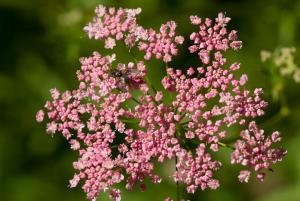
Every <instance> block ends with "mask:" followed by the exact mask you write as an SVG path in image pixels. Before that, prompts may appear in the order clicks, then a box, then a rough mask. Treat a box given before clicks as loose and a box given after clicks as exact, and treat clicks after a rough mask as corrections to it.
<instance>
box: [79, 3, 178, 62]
mask: <svg viewBox="0 0 300 201" xmlns="http://www.w3.org/2000/svg"><path fill="white" fill-rule="evenodd" d="M140 12H141V9H140V8H138V9H123V8H119V9H116V8H113V7H112V8H109V9H106V8H105V7H104V6H102V5H100V6H98V7H97V8H96V10H95V13H96V17H95V18H94V20H93V21H92V22H90V23H89V24H88V26H86V27H85V28H84V30H85V31H86V32H87V33H88V35H89V37H90V38H95V39H98V40H104V41H105V46H104V47H105V48H106V49H113V48H114V47H115V46H116V40H124V42H125V44H126V45H127V46H128V47H129V48H132V47H134V46H135V45H137V46H138V48H139V50H140V51H142V52H145V53H146V54H145V57H144V59H145V60H150V58H151V56H152V55H155V57H156V59H160V58H162V59H163V61H164V62H165V63H168V62H170V61H171V60H172V56H176V55H177V52H178V49H177V45H181V44H182V43H183V41H184V38H183V37H182V36H176V33H175V29H176V23H175V22H174V21H169V22H167V23H166V24H163V25H162V26H161V27H160V32H156V31H155V30H153V29H145V28H143V27H142V26H140V25H138V24H137V20H136V16H137V15H138V14H139V13H140Z"/></svg>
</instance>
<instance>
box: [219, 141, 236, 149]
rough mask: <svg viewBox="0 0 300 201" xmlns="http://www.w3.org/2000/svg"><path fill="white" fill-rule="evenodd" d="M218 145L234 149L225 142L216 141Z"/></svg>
mask: <svg viewBox="0 0 300 201" xmlns="http://www.w3.org/2000/svg"><path fill="white" fill-rule="evenodd" d="M218 145H220V146H222V147H226V148H229V149H232V150H235V148H234V147H233V146H231V145H228V144H225V143H222V142H218Z"/></svg>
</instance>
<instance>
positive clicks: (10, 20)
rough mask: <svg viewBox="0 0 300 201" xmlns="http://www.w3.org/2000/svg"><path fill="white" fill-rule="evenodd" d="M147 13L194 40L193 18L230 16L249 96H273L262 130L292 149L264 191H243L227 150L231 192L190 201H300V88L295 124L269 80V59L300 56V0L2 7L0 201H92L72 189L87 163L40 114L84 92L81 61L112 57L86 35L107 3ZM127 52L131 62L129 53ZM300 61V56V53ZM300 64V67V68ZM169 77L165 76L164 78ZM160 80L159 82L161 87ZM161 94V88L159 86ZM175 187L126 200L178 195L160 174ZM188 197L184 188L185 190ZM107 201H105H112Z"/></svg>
mask: <svg viewBox="0 0 300 201" xmlns="http://www.w3.org/2000/svg"><path fill="white" fill-rule="evenodd" d="M99 3H103V4H105V5H121V6H123V7H141V8H142V9H143V12H142V15H141V16H140V18H139V22H140V24H143V25H144V26H145V27H150V26H151V27H156V28H157V27H159V24H161V23H163V22H165V21H167V20H171V19H172V20H175V21H177V22H178V32H179V33H181V34H183V35H185V36H188V33H190V32H191V31H192V30H194V28H195V27H192V26H191V25H190V24H189V21H188V16H189V15H190V14H197V15H199V16H209V17H214V16H216V15H217V13H218V12H220V11H225V12H226V13H227V15H229V16H231V17H232V22H231V24H230V27H234V28H235V29H237V30H238V31H239V37H240V39H241V40H243V49H242V50H241V51H240V52H238V53H237V54H229V60H233V59H235V60H238V61H240V62H242V64H243V65H242V70H243V71H244V72H246V73H248V75H249V80H250V81H249V85H248V86H249V88H254V87H255V86H257V87H263V88H264V90H265V92H266V94H265V99H266V100H268V101H270V105H269V107H268V109H267V110H268V111H267V112H268V114H267V115H266V117H264V118H262V119H260V120H259V123H260V124H261V125H262V126H263V127H264V128H265V129H266V130H267V131H268V132H270V131H272V130H273V129H279V130H280V131H281V132H282V135H283V142H282V143H283V146H284V147H286V148H287V149H288V155H287V156H286V158H285V159H284V161H283V162H282V163H281V164H279V165H277V166H276V167H275V168H274V169H275V172H274V173H271V172H270V173H269V174H268V175H267V177H266V181H265V182H264V183H258V182H257V181H256V179H255V178H252V179H251V182H250V183H249V184H239V183H238V182H237V179H236V176H237V173H238V170H239V168H240V167H233V166H231V165H230V164H229V160H230V158H229V154H230V152H229V151H227V150H222V154H221V156H218V157H221V158H222V159H221V160H222V161H224V163H223V164H224V165H223V168H222V169H221V171H219V173H218V174H217V177H218V178H219V179H220V181H221V187H220V188H219V189H218V190H216V191H211V190H208V191H205V192H201V191H197V193H196V194H195V195H183V192H182V193H181V195H183V196H184V197H185V198H189V199H191V200H199V201H219V200H224V201H250V200H251V201H299V200H300V115H299V114H300V90H299V89H300V85H299V84H296V83H295V82H294V81H293V80H291V79H290V80H289V79H286V80H285V89H284V93H282V94H281V96H282V97H284V98H285V99H286V100H287V102H286V105H285V107H286V108H288V109H289V113H288V115H285V116H284V115H280V110H282V108H281V107H282V106H280V104H279V103H278V102H276V101H275V100H272V97H271V95H270V94H271V85H270V79H271V78H270V77H269V76H268V74H266V73H264V72H263V70H262V69H263V68H266V67H263V66H264V65H265V64H262V63H261V61H260V56H259V52H260V50H261V49H268V50H273V49H275V48H277V47H278V46H295V47H297V48H299V50H300V29H299V28H300V1H299V0H295V1H293V0H119V1H117V0H1V1H0V104H1V107H0V120H1V121H0V200H1V201H84V200H86V198H85V195H84V193H83V192H82V191H81V189H80V188H76V189H72V190H70V189H69V188H68V187H67V186H68V180H69V179H70V178H72V175H73V168H72V161H73V160H75V159H76V157H77V154H76V153H75V152H72V151H70V150H69V148H68V147H69V145H68V144H67V143H66V142H65V141H64V139H63V138H62V137H61V136H58V135H57V136H54V137H51V136H50V135H47V134H46V132H45V131H44V128H43V126H41V125H40V124H37V123H36V122H35V113H36V111H37V110H38V109H40V108H41V107H42V106H43V104H44V101H45V100H47V99H49V93H48V90H49V89H50V88H52V87H57V88H58V89H60V90H65V89H73V88H75V87H77V83H76V77H75V72H76V70H77V69H78V67H79V62H78V59H79V57H80V56H88V55H91V53H92V52H93V51H94V50H97V51H100V52H103V53H107V51H104V50H103V48H102V47H103V44H102V43H100V42H98V41H93V40H88V38H87V36H86V34H85V33H84V32H83V31H82V28H83V26H84V25H85V24H87V23H88V22H89V21H90V20H91V18H92V16H93V14H94V13H93V11H94V8H95V6H96V5H97V4H99ZM117 52H119V53H122V54H123V55H121V56H123V57H126V56H128V54H127V52H126V51H124V49H119V50H118V51H117ZM299 53H300V51H299ZM192 57H193V56H192ZM190 58H191V57H190V56H189V55H188V54H187V52H184V51H181V52H180V55H179V59H177V60H175V61H174V62H173V63H172V64H171V65H172V66H173V65H174V66H175V65H176V66H178V67H187V66H189V65H191V64H193V63H194V61H195V57H193V59H190ZM299 58H300V57H299V56H298V55H296V61H297V63H298V64H300V59H299ZM147 64H148V65H149V68H151V70H150V71H151V72H150V73H151V74H152V76H153V75H154V74H157V75H159V76H160V75H162V72H161V71H162V70H161V69H163V68H161V67H162V64H161V63H159V62H155V61H151V62H148V63H147ZM159 76H156V77H158V78H159ZM153 80H154V81H157V80H158V79H157V80H155V79H153ZM156 85H159V83H157V84H156ZM159 169H160V171H162V172H163V174H165V175H166V176H165V177H166V179H165V180H164V182H163V183H162V184H161V185H157V186H154V185H150V186H149V188H148V190H147V192H145V193H141V192H139V191H134V192H130V193H127V192H124V194H123V198H122V199H123V200H125V201H127V200H128V201H140V200H145V201H159V200H163V198H165V197H167V196H169V195H170V196H173V198H174V196H175V185H174V184H173V183H172V182H170V179H168V176H167V175H168V174H169V173H170V172H171V171H173V170H174V167H173V163H170V164H166V165H165V166H163V167H160V168H159ZM181 189H183V187H182V186H181ZM106 199H107V196H106V195H104V196H103V197H101V198H99V199H98V200H106Z"/></svg>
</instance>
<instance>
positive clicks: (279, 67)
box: [260, 47, 300, 117]
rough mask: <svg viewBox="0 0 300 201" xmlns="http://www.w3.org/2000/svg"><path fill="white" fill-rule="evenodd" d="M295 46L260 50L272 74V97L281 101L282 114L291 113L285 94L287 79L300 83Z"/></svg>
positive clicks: (262, 59)
mask: <svg viewBox="0 0 300 201" xmlns="http://www.w3.org/2000/svg"><path fill="white" fill-rule="evenodd" d="M295 53H296V48H295V47H280V48H276V49H275V50H274V51H273V52H272V51H268V50H262V51H261V52H260V55H261V61H262V62H263V63H264V69H265V70H266V71H267V72H268V74H269V75H270V80H271V86H272V89H271V90H272V98H273V100H274V101H278V102H279V103H280V107H281V108H280V114H279V115H280V116H281V117H284V116H287V115H288V114H289V107H288V105H287V101H286V98H285V95H284V90H285V87H286V85H287V80H288V79H292V80H294V81H295V82H296V83H300V68H299V66H298V65H297V64H296V62H295Z"/></svg>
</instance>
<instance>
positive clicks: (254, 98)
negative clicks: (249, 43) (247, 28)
mask: <svg viewBox="0 0 300 201" xmlns="http://www.w3.org/2000/svg"><path fill="white" fill-rule="evenodd" d="M140 12H141V9H123V8H119V9H116V8H106V7H104V6H102V5H100V6H99V7H97V9H96V17H95V18H94V19H93V21H92V22H91V23H89V24H88V26H86V27H85V28H84V30H85V31H86V32H87V33H88V35H89V37H90V38H93V39H96V40H102V41H104V42H105V45H104V48H106V49H114V48H116V46H117V45H118V43H117V42H118V41H120V42H124V45H125V46H127V47H128V49H129V52H128V53H129V54H131V55H132V57H133V58H132V60H133V62H129V63H127V64H124V63H121V62H118V63H116V60H117V59H116V55H115V54H111V55H108V56H103V55H101V54H100V53H97V52H95V53H94V54H93V55H92V56H91V57H87V58H81V59H80V62H81V69H80V70H78V72H77V78H78V81H79V86H78V88H77V89H75V90H72V91H66V92H63V93H60V92H59V91H58V90H57V89H51V90H50V92H51V95H52V100H51V101H47V102H46V104H45V109H44V110H40V111H38V113H37V115H36V119H37V121H38V122H43V121H44V120H45V118H47V120H46V121H47V122H48V123H47V125H46V127H47V128H46V130H47V132H48V133H49V134H54V133H57V132H58V133H62V135H63V136H64V137H65V138H66V139H67V140H68V141H69V143H70V145H71V149H73V150H78V151H79V159H78V160H77V161H76V162H74V163H73V166H74V168H75V169H76V170H77V171H78V173H76V174H75V175H74V177H73V179H72V180H70V187H76V186H77V185H78V183H79V182H80V181H83V187H82V188H83V190H84V191H85V192H86V193H87V197H88V198H89V199H92V200H96V199H97V197H98V196H99V194H100V193H101V192H103V191H109V195H110V197H111V198H112V199H114V200H117V201H119V200H120V199H121V195H120V193H121V192H120V189H118V188H117V187H116V184H118V183H121V182H123V181H124V182H125V186H126V189H127V190H132V189H133V187H134V186H136V185H139V186H140V189H141V190H142V191H144V190H145V189H146V186H145V184H144V182H145V179H146V178H150V179H151V180H152V182H153V183H160V181H161V178H160V175H156V174H155V173H154V170H155V165H156V164H157V163H155V162H158V163H164V162H166V161H167V160H174V161H175V172H174V173H173V174H172V176H173V179H174V181H175V182H176V183H177V200H179V199H180V197H179V190H178V183H179V182H181V183H183V184H185V185H186V190H187V192H188V193H194V192H195V191H196V190H197V189H198V188H200V189H202V190H205V189H207V188H210V189H216V188H218V187H219V181H218V180H217V179H216V178H214V175H213V172H214V171H217V170H218V169H219V168H220V167H221V162H220V161H217V160H214V159H213V158H212V154H211V153H212V152H218V151H220V147H224V148H229V149H232V153H231V163H232V164H240V165H241V166H244V169H243V170H241V171H240V173H239V176H238V180H239V181H240V182H248V181H249V178H250V174H251V171H252V172H254V173H256V177H257V179H258V180H259V181H263V180H264V177H265V174H266V171H272V164H275V163H277V162H279V161H281V160H282V158H283V157H284V155H285V154H286V150H284V149H282V148H275V147H274V146H273V144H275V143H278V142H279V141H280V140H281V137H280V134H279V132H278V131H275V132H273V133H272V134H271V135H270V136H267V135H265V134H264V130H262V129H260V128H258V126H257V124H256V123H255V119H256V118H257V117H259V116H262V115H264V113H265V112H264V108H265V107H266V106H267V102H265V101H264V100H263V99H262V98H261V96H262V94H263V90H262V89H261V88H257V89H255V90H254V91H250V90H247V89H246V88H245V85H246V83H247V81H248V77H247V75H246V74H243V75H242V76H240V77H237V76H236V75H235V72H236V71H238V70H239V68H240V64H239V63H237V62H234V63H232V64H229V65H227V60H226V58H225V57H224V56H223V54H224V52H227V51H229V50H234V51H237V50H239V49H240V48H241V47H242V42H241V41H238V40H237V31H235V30H232V31H230V30H228V29H227V24H228V23H229V21H230V18H229V17H226V16H225V15H224V14H223V13H219V14H218V16H217V17H216V18H215V19H214V20H211V19H209V18H206V19H201V18H200V17H198V16H191V17H190V20H191V23H192V24H193V25H195V26H196V27H197V28H198V30H197V31H195V32H193V33H192V34H191V35H190V40H191V41H192V45H190V47H189V48H188V50H189V52H190V53H196V54H197V55H198V58H199V65H198V66H194V67H189V68H188V70H187V71H184V72H183V71H182V70H179V69H176V68H174V67H173V68H172V67H170V66H169V65H170V62H171V61H172V58H173V57H175V56H177V54H178V51H179V46H180V45H181V44H183V42H184V38H183V37H182V36H178V35H176V32H175V29H176V23H175V22H174V21H169V22H167V23H165V24H163V25H161V27H160V30H159V31H156V30H154V29H152V28H150V29H146V28H144V27H142V26H140V25H139V24H138V23H137V20H136V16H137V15H138V14H140ZM135 51H139V52H142V53H143V57H142V58H138V57H137V56H136V54H135ZM153 57H154V58H155V59H157V60H162V61H163V62H164V63H162V64H161V66H164V65H165V66H166V68H165V67H163V69H164V70H165V71H166V76H164V77H163V78H162V80H161V90H158V89H156V88H155V87H154V86H153V84H152V79H151V77H149V75H148V71H147V69H149V68H150V67H149V66H147V63H146V62H147V61H148V60H150V59H151V58H153ZM161 66H157V67H161ZM45 111H46V115H45ZM132 125H135V126H134V127H133V126H132ZM233 125H238V126H240V127H241V129H242V131H241V132H240V135H239V136H237V138H238V139H236V140H235V143H234V145H231V144H225V143H224V141H223V140H224V139H225V138H226V136H227V128H228V127H231V126H233ZM166 200H167V201H169V200H171V198H167V199H166Z"/></svg>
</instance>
